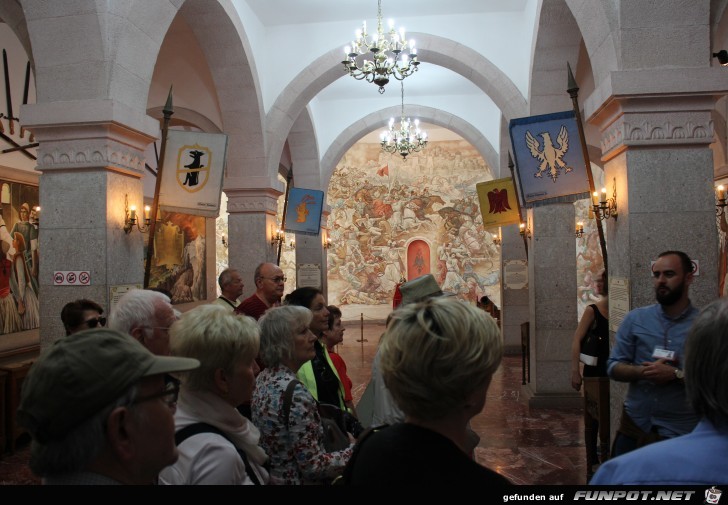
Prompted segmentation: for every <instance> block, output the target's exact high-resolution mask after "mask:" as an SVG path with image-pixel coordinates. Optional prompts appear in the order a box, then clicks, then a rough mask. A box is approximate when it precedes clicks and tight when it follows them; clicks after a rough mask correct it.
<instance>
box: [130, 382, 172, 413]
mask: <svg viewBox="0 0 728 505" xmlns="http://www.w3.org/2000/svg"><path fill="white" fill-rule="evenodd" d="M178 397H179V384H175V383H173V382H170V383H169V384H167V386H166V387H165V388H164V391H162V392H160V393H154V394H153V395H148V396H142V397H140V398H137V399H136V400H134V402H133V403H132V405H137V404H139V403H142V402H148V401H150V400H156V399H158V398H160V399H161V400H162V401H163V402H164V404H165V405H167V407H170V408H172V407H174V406H175V405H176V404H177V398H178Z"/></svg>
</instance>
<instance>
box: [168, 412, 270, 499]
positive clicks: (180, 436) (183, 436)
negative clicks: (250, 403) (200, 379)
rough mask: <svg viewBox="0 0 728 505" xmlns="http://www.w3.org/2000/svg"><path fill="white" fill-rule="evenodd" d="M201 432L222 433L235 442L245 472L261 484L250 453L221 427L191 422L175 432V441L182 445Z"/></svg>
mask: <svg viewBox="0 0 728 505" xmlns="http://www.w3.org/2000/svg"><path fill="white" fill-rule="evenodd" d="M200 433H214V434H215V435H220V436H221V437H222V438H224V439H225V440H227V441H228V442H230V443H231V444H233V447H235V450H236V451H237V452H238V455H239V456H240V459H242V460H243V466H245V473H246V474H247V475H248V477H250V480H252V481H253V484H255V485H256V486H260V485H261V482H260V479H259V478H258V476H257V475H256V474H255V472H254V471H253V469H252V467H251V466H250V462H248V455H247V454H245V451H243V450H242V449H238V447H237V446H236V445H235V444H234V443H233V441H232V440H230V439H229V438H228V436H227V435H226V434H225V432H224V431H222V430H220V429H219V428H216V427H214V426H213V425H211V424H207V423H195V424H190V425H189V426H185V427H184V428H182V429H181V430H179V431H178V432H176V433H175V434H174V443H175V445H180V444H181V443H182V442H184V441H185V440H187V439H188V438H190V437H193V436H195V435H199V434H200Z"/></svg>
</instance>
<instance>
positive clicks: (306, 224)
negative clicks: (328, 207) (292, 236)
mask: <svg viewBox="0 0 728 505" xmlns="http://www.w3.org/2000/svg"><path fill="white" fill-rule="evenodd" d="M323 205H324V192H323V191H320V190H318V189H303V188H291V190H290V191H289V192H288V208H287V209H286V231H287V232H289V233H293V232H296V233H302V234H304V235H318V234H319V232H320V231H321V211H322V210H323Z"/></svg>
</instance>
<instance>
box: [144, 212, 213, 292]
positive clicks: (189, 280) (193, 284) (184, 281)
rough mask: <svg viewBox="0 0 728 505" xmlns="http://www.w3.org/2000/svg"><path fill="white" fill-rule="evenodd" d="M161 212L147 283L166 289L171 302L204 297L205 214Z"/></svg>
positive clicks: (205, 289)
mask: <svg viewBox="0 0 728 505" xmlns="http://www.w3.org/2000/svg"><path fill="white" fill-rule="evenodd" d="M161 214H162V215H161V220H160V223H158V224H157V229H156V233H155V240H154V257H153V258H152V269H151V274H150V278H149V287H153V288H163V289H166V290H167V291H169V292H170V293H171V294H172V297H171V298H172V303H173V304H175V303H187V302H193V301H198V300H205V299H206V298H207V287H206V273H205V270H206V268H205V247H206V246H205V218H204V217H202V216H193V215H190V214H182V213H179V212H166V211H162V213H161ZM145 235H146V234H145ZM145 243H146V237H145ZM145 249H146V247H145ZM145 257H146V251H145Z"/></svg>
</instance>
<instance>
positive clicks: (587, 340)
mask: <svg viewBox="0 0 728 505" xmlns="http://www.w3.org/2000/svg"><path fill="white" fill-rule="evenodd" d="M596 326H597V321H596V319H595V320H594V323H593V324H592V325H591V327H590V328H589V330H588V331H587V332H586V335H584V338H582V339H581V350H580V354H579V361H581V362H582V363H584V364H585V365H589V366H597V363H598V362H599V347H600V342H601V339H602V338H601V337H600V336H599V335H597V334H596V333H594V330H595V329H596Z"/></svg>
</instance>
